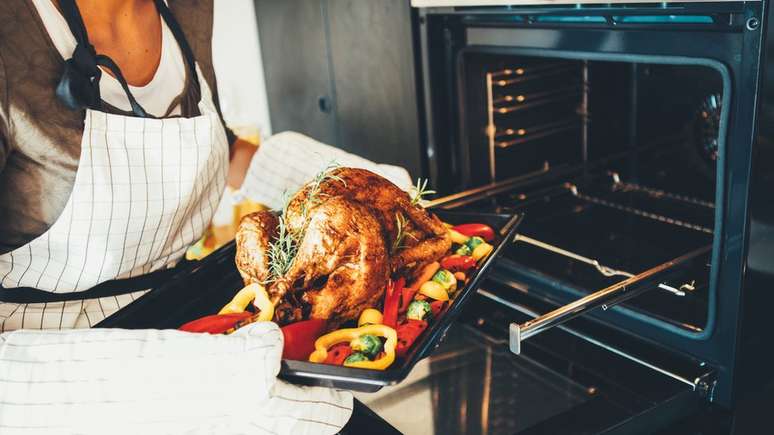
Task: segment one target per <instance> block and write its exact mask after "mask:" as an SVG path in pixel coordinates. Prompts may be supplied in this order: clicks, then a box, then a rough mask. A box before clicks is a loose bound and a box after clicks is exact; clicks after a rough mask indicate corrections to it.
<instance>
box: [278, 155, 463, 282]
mask: <svg viewBox="0 0 774 435" xmlns="http://www.w3.org/2000/svg"><path fill="white" fill-rule="evenodd" d="M330 175H331V177H330V178H328V179H326V180H325V181H323V182H322V183H321V185H320V188H319V194H318V195H319V196H320V197H321V198H329V197H336V196H340V197H344V198H347V199H349V200H351V201H355V202H359V203H362V204H364V205H366V206H367V207H369V208H371V209H373V210H374V211H375V212H376V217H377V219H378V220H379V222H380V223H381V226H382V229H383V231H384V237H385V238H386V240H387V241H388V242H389V243H388V244H387V246H388V248H389V247H391V246H392V243H393V241H394V240H395V239H396V237H397V236H398V230H397V220H398V215H401V216H402V217H403V218H405V219H406V221H407V224H406V228H405V231H404V232H405V234H406V235H405V237H403V240H402V242H401V243H400V249H398V250H397V251H396V252H393V253H392V256H391V257H392V258H391V262H390V265H391V269H392V271H393V272H394V271H396V270H398V269H400V268H402V267H405V266H407V265H411V264H412V263H416V262H422V261H423V260H424V261H425V262H427V261H433V260H435V259H437V258H440V257H441V256H442V255H443V254H444V253H445V252H446V251H448V250H449V248H450V247H451V238H450V236H449V232H448V230H447V229H446V227H444V225H443V223H442V222H441V221H440V220H439V219H438V218H437V217H435V216H433V215H431V214H430V213H428V212H427V211H426V210H425V209H423V208H421V207H417V206H415V205H412V204H411V198H409V195H408V194H407V193H406V192H404V191H403V190H401V189H400V188H399V187H398V186H396V185H394V184H392V183H391V182H390V181H389V180H387V179H386V178H383V177H381V176H379V175H377V174H374V173H373V172H371V171H368V170H365V169H357V168H338V169H335V170H333V171H331V173H330ZM311 188H312V186H311V185H309V184H307V185H306V186H305V187H304V188H302V189H301V190H300V191H299V192H298V193H296V195H295V196H294V197H293V198H292V199H291V201H290V202H289V203H288V208H287V215H286V219H287V222H288V226H290V227H291V228H296V227H298V226H299V225H302V222H301V221H302V220H303V217H302V210H303V204H304V202H305V201H306V198H307V195H308V193H309V191H310V189H311Z"/></svg>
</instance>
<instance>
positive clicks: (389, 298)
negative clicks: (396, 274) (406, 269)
mask: <svg viewBox="0 0 774 435" xmlns="http://www.w3.org/2000/svg"><path fill="white" fill-rule="evenodd" d="M405 284H406V280H405V279H404V278H402V277H401V278H400V279H398V280H397V281H395V282H390V283H389V284H387V290H385V292H384V315H383V318H382V322H383V323H384V324H385V325H387V326H389V327H390V328H395V327H396V326H397V325H398V309H399V308H400V307H399V304H400V301H401V295H402V294H403V286H404V285H405Z"/></svg>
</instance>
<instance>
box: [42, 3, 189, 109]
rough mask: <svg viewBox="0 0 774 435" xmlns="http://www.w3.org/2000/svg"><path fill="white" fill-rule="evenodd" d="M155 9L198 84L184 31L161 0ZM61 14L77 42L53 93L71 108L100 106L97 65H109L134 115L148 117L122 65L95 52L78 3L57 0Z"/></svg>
mask: <svg viewBox="0 0 774 435" xmlns="http://www.w3.org/2000/svg"><path fill="white" fill-rule="evenodd" d="M155 4H156V9H157V10H158V12H159V15H160V16H161V18H162V19H163V20H164V22H165V23H166V24H167V27H169V30H170V31H171V32H172V35H173V36H174V37H175V40H176V41H177V44H178V46H179V47H180V51H181V52H182V54H183V57H184V58H185V61H186V65H187V66H188V69H189V74H190V75H191V77H192V78H193V80H194V82H193V83H194V85H195V86H196V87H197V88H199V86H200V84H199V78H198V76H197V74H196V63H195V60H194V55H193V51H192V50H191V47H190V46H189V45H188V41H187V40H186V39H185V35H184V34H183V31H182V30H181V28H180V25H179V24H178V22H177V20H175V17H174V15H173V14H172V11H170V10H169V8H168V7H167V5H166V3H165V2H164V0H155ZM60 7H61V8H62V15H63V16H64V18H65V21H67V26H68V27H69V28H70V31H71V32H72V34H73V36H75V41H76V46H75V51H74V52H73V57H72V58H70V59H68V60H67V61H65V69H64V72H63V74H62V78H61V79H60V81H59V84H58V85H57V88H56V94H57V96H58V97H59V99H60V100H61V101H62V102H63V103H64V104H65V105H66V106H67V107H69V108H71V109H76V110H77V109H83V108H86V107H88V108H92V109H99V108H101V106H102V100H101V98H100V92H99V81H100V78H101V77H102V72H101V71H100V69H99V67H98V66H104V67H105V68H108V69H109V70H110V71H111V72H112V73H113V75H114V76H115V77H116V79H117V80H118V82H119V83H120V84H121V87H122V88H123V89H124V92H125V93H126V97H127V98H128V99H129V105H130V106H131V108H132V113H133V114H134V115H135V116H138V117H142V118H148V117H151V116H150V115H149V114H148V113H147V112H146V111H145V109H143V107H142V106H141V105H140V104H139V103H138V102H137V100H136V99H135V98H134V95H132V93H131V91H130V90H129V84H128V83H127V82H126V79H125V78H124V75H123V73H122V72H121V69H120V68H119V67H118V65H117V64H116V63H115V62H114V61H113V59H111V58H110V57H109V56H106V55H104V54H97V53H96V50H95V49H94V46H92V45H91V43H90V42H89V34H88V32H87V31H86V26H85V25H84V23H83V17H82V16H81V13H80V10H79V9H78V5H76V4H75V0H60Z"/></svg>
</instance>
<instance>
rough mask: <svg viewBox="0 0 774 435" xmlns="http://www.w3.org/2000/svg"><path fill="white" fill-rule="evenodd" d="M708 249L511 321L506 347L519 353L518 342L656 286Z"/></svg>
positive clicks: (703, 248)
mask: <svg viewBox="0 0 774 435" xmlns="http://www.w3.org/2000/svg"><path fill="white" fill-rule="evenodd" d="M711 250H712V246H711V245H708V246H704V247H702V248H699V249H697V250H694V251H691V252H689V253H687V254H685V255H682V256H680V257H677V258H675V259H673V260H670V261H667V262H665V263H662V264H659V265H658V266H655V267H652V268H650V269H648V270H645V271H643V272H641V273H639V274H637V275H634V276H632V277H629V278H627V279H625V280H623V281H620V282H618V283H615V284H613V285H611V286H609V287H606V288H604V289H602V290H598V291H596V292H594V293H591V294H589V295H587V296H584V297H582V298H580V299H578V300H576V301H574V302H571V303H569V304H567V305H564V306H562V307H559V308H557V309H555V310H553V311H551V312H548V313H546V314H543V315H541V316H538V317H536V318H534V319H532V320H528V321H526V322H524V323H521V324H518V323H515V322H514V323H511V324H510V328H509V348H510V350H511V352H513V353H514V354H516V355H518V354H520V353H521V343H522V342H523V341H524V340H526V339H528V338H530V337H533V336H535V335H537V334H539V333H541V332H543V331H546V330H548V329H551V328H553V327H555V326H558V325H561V324H564V323H566V322H568V321H570V320H572V319H574V318H576V317H578V316H582V315H584V314H586V313H588V312H589V311H591V310H594V309H596V308H599V307H602V308H603V309H605V310H606V309H608V308H611V307H613V306H615V305H618V304H620V303H622V302H624V301H627V300H629V299H632V298H635V297H637V296H639V295H641V294H643V293H646V292H648V291H650V290H653V289H658V288H659V286H658V278H659V277H660V276H661V275H663V274H664V273H666V272H668V271H674V270H675V269H677V268H679V267H681V266H685V265H687V264H689V263H690V262H691V261H692V260H694V259H696V258H697V257H699V256H702V255H704V254H706V253H708V252H710V251H711Z"/></svg>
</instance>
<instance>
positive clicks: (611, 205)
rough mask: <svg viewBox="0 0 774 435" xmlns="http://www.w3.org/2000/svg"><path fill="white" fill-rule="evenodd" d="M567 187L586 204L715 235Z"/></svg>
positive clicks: (571, 186)
mask: <svg viewBox="0 0 774 435" xmlns="http://www.w3.org/2000/svg"><path fill="white" fill-rule="evenodd" d="M566 187H567V189H568V190H569V191H570V193H571V194H572V195H573V196H575V197H576V198H578V199H580V200H583V201H586V202H589V203H592V204H597V205H601V206H604V207H609V208H613V209H616V210H619V211H622V212H624V213H629V214H633V215H635V216H640V217H644V218H647V219H652V220H655V221H659V222H663V223H665V224H669V225H675V226H678V227H683V228H688V229H690V230H694V231H700V232H702V233H706V234H713V233H714V231H713V230H712V228H708V227H705V226H702V225H698V224H695V223H691V222H687V221H684V220H681V219H675V218H672V217H669V216H664V215H661V214H658V213H653V212H650V211H647V210H642V209H639V208H635V207H631V206H628V205H623V204H618V203H616V202H614V201H609V200H606V199H603V198H598V197H596V196H592V195H586V194H584V193H582V192H581V191H580V189H579V188H578V186H576V185H575V184H567V185H566Z"/></svg>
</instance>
